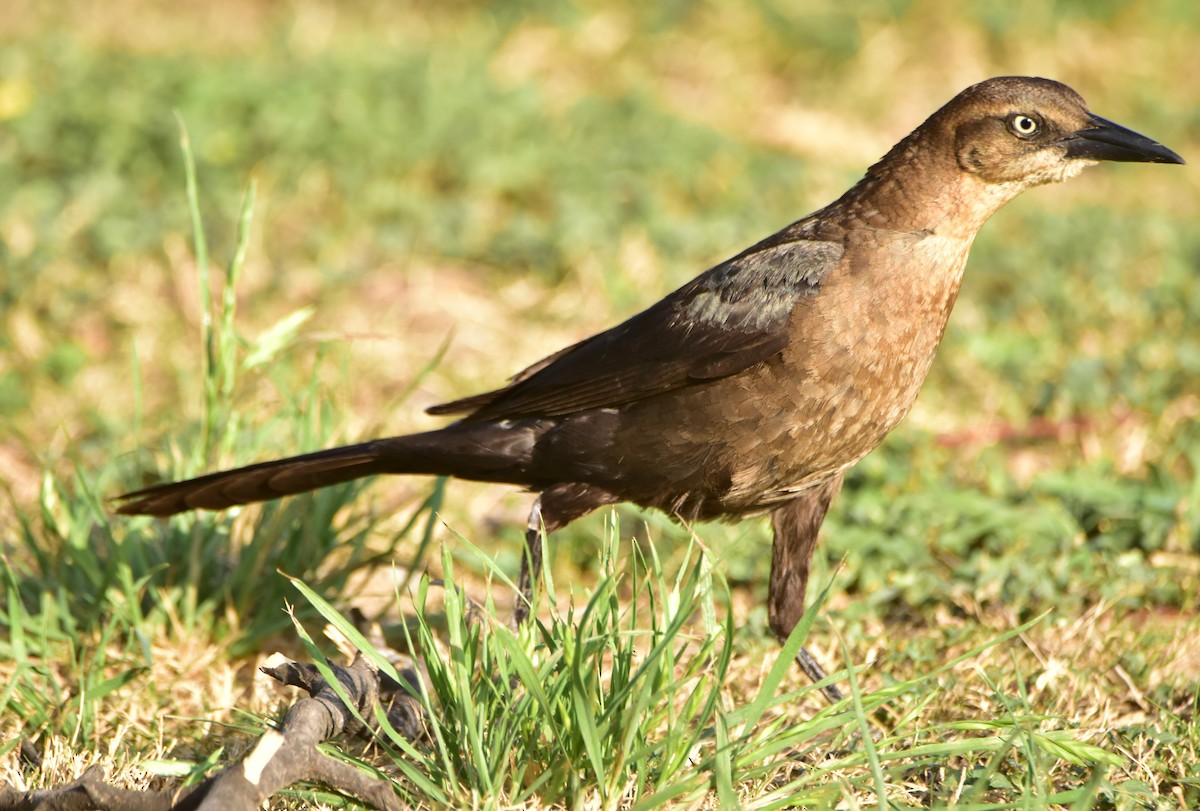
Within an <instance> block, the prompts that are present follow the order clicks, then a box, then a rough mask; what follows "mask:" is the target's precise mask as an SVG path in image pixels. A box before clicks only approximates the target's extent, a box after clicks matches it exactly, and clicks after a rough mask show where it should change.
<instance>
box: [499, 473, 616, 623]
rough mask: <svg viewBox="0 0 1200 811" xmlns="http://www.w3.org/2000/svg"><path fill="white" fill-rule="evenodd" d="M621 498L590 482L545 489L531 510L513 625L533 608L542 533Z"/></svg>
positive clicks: (540, 564) (540, 559) (540, 567)
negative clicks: (593, 485)
mask: <svg viewBox="0 0 1200 811" xmlns="http://www.w3.org/2000/svg"><path fill="white" fill-rule="evenodd" d="M617 501H620V499H618V498H617V497H616V496H614V495H613V494H612V493H609V492H608V491H606V490H601V489H599V488H597V487H592V486H591V485H587V484H556V485H554V486H553V487H551V488H549V489H548V490H543V491H542V493H541V495H539V496H538V497H537V500H535V501H534V502H533V509H532V510H530V511H529V522H528V523H527V524H526V525H525V554H524V555H522V557H521V574H520V575H519V576H518V577H517V598H516V603H515V604H514V606H513V627H514V628H517V627H520V625H521V623H523V622H525V620H526V619H528V618H529V614H530V612H531V611H532V610H533V583H534V581H535V580H537V578H538V575H539V574H541V571H542V533H543V532H545V533H546V534H547V535H549V534H550V533H551V532H554V531H555V530H557V529H561V528H563V527H565V526H566V525H567V524H569V523H571V522H572V521H574V520H575V519H576V518H582V517H583V516H585V515H587V514H588V513H590V512H591V511H592V510H594V509H596V508H597V507H602V506H604V505H605V504H615V503H616V502H617Z"/></svg>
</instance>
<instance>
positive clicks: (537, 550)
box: [512, 495, 549, 628]
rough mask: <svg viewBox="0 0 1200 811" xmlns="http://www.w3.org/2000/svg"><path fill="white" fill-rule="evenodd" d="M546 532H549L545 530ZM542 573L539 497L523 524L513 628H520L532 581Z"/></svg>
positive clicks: (529, 605)
mask: <svg viewBox="0 0 1200 811" xmlns="http://www.w3.org/2000/svg"><path fill="white" fill-rule="evenodd" d="M547 531H549V530H548V529H547ZM541 572H542V497H541V496H540V495H539V496H538V497H537V498H536V499H534V502H533V508H532V509H531V510H530V511H529V521H528V522H527V523H526V524H525V554H523V555H521V574H520V575H519V576H518V577H517V598H516V601H515V603H514V604H513V617H512V624H513V628H520V627H521V624H522V623H524V622H525V620H526V619H528V617H529V612H530V610H531V609H532V607H533V581H534V580H536V579H537V576H538V575H539V574H541Z"/></svg>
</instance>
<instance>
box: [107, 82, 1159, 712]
mask: <svg viewBox="0 0 1200 811" xmlns="http://www.w3.org/2000/svg"><path fill="white" fill-rule="evenodd" d="M1104 160H1110V161H1141V162H1148V163H1183V159H1182V158H1180V157H1179V156H1178V155H1176V154H1175V153H1174V152H1172V151H1171V150H1169V149H1167V148H1166V147H1164V146H1162V145H1161V144H1159V143H1156V142H1155V141H1152V140H1150V139H1149V138H1146V137H1144V136H1142V135H1139V134H1138V133H1135V132H1133V131H1131V130H1128V129H1125V128H1124V127H1121V126H1118V125H1117V124H1114V123H1112V122H1110V121H1106V120H1105V119H1103V118H1100V117H1098V116H1095V115H1093V114H1092V113H1090V112H1089V111H1088V109H1087V106H1086V105H1085V103H1084V100H1083V99H1082V98H1081V97H1080V96H1079V94H1078V93H1076V92H1075V91H1074V90H1072V89H1071V88H1069V87H1066V86H1065V85H1062V84H1059V83H1058V82H1054V81H1050V80H1048V79H1037V78H1025V77H1003V78H996V79H989V80H987V81H984V82H980V83H979V84H976V85H974V86H972V87H969V88H967V89H966V90H964V91H963V92H962V93H960V94H959V95H958V96H956V97H955V98H954V99H952V100H951V101H950V102H949V103H948V104H946V105H945V106H944V107H942V108H941V109H940V110H938V111H937V112H935V113H934V114H933V115H932V116H930V117H929V119H928V120H927V121H925V123H923V124H921V126H919V127H917V129H916V130H914V131H913V132H912V134H910V135H909V136H908V137H906V138H905V139H904V140H902V141H900V143H898V144H896V146H894V147H893V148H892V149H891V151H890V152H888V153H887V155H885V156H884V158H883V159H882V160H881V161H879V162H878V163H877V164H875V165H874V166H872V167H871V168H870V169H868V170H867V174H866V176H865V177H864V178H863V179H862V180H860V181H859V182H858V183H857V184H856V185H855V186H854V187H853V188H851V189H850V190H849V191H847V192H846V193H845V194H844V195H842V196H841V197H840V198H839V199H838V200H836V201H834V202H833V203H831V204H830V205H828V206H826V207H825V208H823V209H821V210H820V211H817V212H816V213H814V214H810V215H809V216H807V217H805V218H804V219H802V220H799V221H797V222H794V223H792V224H791V225H789V226H787V227H786V228H784V229H783V230H782V231H779V232H778V233H776V234H774V235H772V236H770V237H767V238H766V239H764V240H763V241H761V242H759V243H758V244H757V245H754V246H753V247H751V248H748V249H746V250H744V251H742V252H741V253H739V254H738V255H737V256H735V257H733V258H732V259H729V260H727V261H725V262H722V263H721V264H719V265H717V266H716V267H714V268H711V269H710V270H708V271H705V272H704V273H702V274H700V275H699V276H697V277H696V278H695V279H693V280H692V281H690V282H688V283H687V284H685V285H684V286H683V287H681V288H679V289H678V290H676V291H675V292H673V293H671V294H670V295H668V296H667V297H666V298H664V299H663V300H662V301H659V302H658V303H657V304H654V305H652V306H651V307H649V308H648V309H646V310H644V311H643V312H641V313H639V314H637V315H635V316H633V317H632V318H630V319H629V320H627V321H625V322H624V323H622V324H619V325H617V326H615V327H613V328H611V329H609V330H607V331H605V332H601V333H600V334H598V335H594V336H592V337H591V338H587V339H586V340H583V341H580V342H579V343H577V344H575V345H573V346H569V347H567V348H566V349H563V350H561V351H559V352H556V353H555V354H553V355H550V356H549V357H547V358H545V359H544V360H541V361H539V362H538V363H535V364H534V365H533V366H530V367H529V368H528V369H526V370H525V371H523V372H521V373H519V374H518V375H516V377H514V378H513V379H512V380H511V382H510V383H509V384H508V385H507V386H505V387H503V388H501V389H497V390H495V391H490V392H487V393H485V394H478V395H475V396H473V397H467V398H465V399H462V400H456V401H454V402H452V403H446V404H444V405H439V406H435V407H433V408H431V409H429V413H431V414H462V415H463V416H462V417H461V418H460V419H459V420H458V421H457V422H454V423H452V424H450V425H448V426H446V427H445V428H441V429H439V430H436V431H429V432H426V433H419V434H411V435H408V436H398V437H390V438H387V439H376V440H372V441H370V442H363V443H361V444H358V445H350V446H347V447H342V448H333V449H331V450H325V451H319V452H316V453H309V454H305V455H303V456H295V457H292V458H289V459H281V460H277V461H273V462H263V463H261V464H256V465H251V466H249V467H243V468H239V469H237V470H229V471H224V472H220V473H212V474H209V475H207V476H201V477H200V478H197V479H192V480H190V481H184V482H177V483H174V484H163V485H158V486H155V487H150V488H147V489H144V490H138V491H137V492H133V493H127V494H125V495H123V496H120V497H119V499H120V500H121V501H122V502H123V503H122V504H121V505H120V507H119V508H118V512H121V513H125V514H146V515H159V516H166V515H172V514H174V513H178V512H181V511H184V510H190V509H195V508H203V509H210V510H219V509H223V508H225V507H230V506H233V505H235V504H246V503H249V502H254V501H264V500H267V499H273V498H278V497H279V496H284V495H288V494H292V493H301V492H305V491H308V490H313V489H316V488H319V487H326V486H328V485H332V484H338V483H340V482H346V481H350V480H352V479H357V478H359V477H362V476H372V475H375V474H379V473H400V474H423V475H438V476H457V477H460V478H464V479H475V480H480V481H493V482H507V483H510V484H516V485H520V486H523V487H525V488H527V489H528V490H531V491H534V492H537V493H538V494H539V495H538V497H537V499H536V500H535V502H534V505H533V510H532V512H531V514H530V517H529V524H528V528H527V531H526V536H525V538H526V544H527V553H526V556H525V558H524V564H523V566H522V571H521V578H520V589H521V595H519V596H518V600H517V608H516V612H515V613H516V617H517V621H518V622H519V621H521V620H523V619H524V617H525V616H526V615H527V613H528V611H529V596H530V581H531V575H532V574H533V573H536V572H537V571H538V569H539V567H540V565H541V530H542V528H543V527H544V529H545V531H546V532H552V531H554V530H556V529H559V528H560V527H563V526H565V525H566V524H568V523H570V522H571V521H574V520H575V519H576V518H579V517H580V516H582V515H585V514H587V513H589V512H591V511H592V510H595V509H596V508H597V507H600V506H602V505H605V504H613V503H616V502H621V501H631V502H633V503H635V504H639V505H641V506H643V507H656V508H658V509H661V510H664V511H665V512H667V513H670V514H671V515H674V516H677V517H678V518H680V519H683V520H689V521H690V520H696V519H700V520H703V519H713V518H736V517H741V516H745V515H751V514H754V513H762V512H769V513H770V514H771V523H772V526H773V528H774V532H775V541H774V550H773V554H772V561H771V581H770V596H769V616H770V625H771V629H772V631H773V632H774V633H775V634H777V635H778V636H779V637H781V638H786V637H787V635H788V634H789V633H790V632H791V630H792V629H793V627H794V626H795V625H796V623H797V622H798V621H799V619H800V617H801V616H802V614H803V613H804V599H805V591H806V588H807V585H808V573H809V562H810V560H811V558H812V554H813V549H814V546H815V544H816V541H817V533H818V530H819V529H820V527H821V523H822V521H823V520H824V518H825V512H826V510H827V509H828V508H829V504H830V502H831V501H832V500H833V498H834V496H835V495H836V494H837V492H838V490H839V488H840V487H841V484H842V477H843V475H844V473H845V471H846V469H847V468H849V467H850V466H851V465H853V464H854V463H855V462H857V461H858V460H859V459H862V458H863V456H865V455H866V454H867V453H869V452H870V451H871V450H872V449H873V448H875V447H876V446H877V445H878V444H879V443H880V442H881V441H882V440H883V438H884V437H885V436H887V434H888V432H889V431H891V430H892V429H893V428H894V427H896V424H897V423H899V422H900V420H901V419H903V418H904V416H905V414H907V413H908V410H909V408H911V407H912V404H913V400H914V399H915V398H916V396H917V392H918V391H919V390H920V388H921V384H922V383H923V382H924V380H925V375H926V373H927V372H928V371H929V366H930V364H931V363H932V361H933V356H934V353H935V351H936V350H937V346H938V343H939V342H940V341H941V338H942V332H943V331H944V330H945V327H946V321H947V319H948V318H949V316H950V310H951V308H952V307H953V306H954V300H955V298H956V297H957V295H958V289H959V283H960V282H961V280H962V274H963V266H964V265H965V264H966V261H967V253H968V251H969V250H970V247H971V242H972V240H973V239H974V238H975V234H976V233H977V232H978V231H979V229H980V227H981V226H982V225H983V223H984V222H985V221H986V220H987V219H988V217H990V216H991V215H992V214H993V213H995V212H996V211H997V210H998V209H999V208H1000V207H1002V206H1003V205H1004V204H1005V203H1007V202H1008V201H1010V200H1012V199H1013V198H1014V197H1016V196H1017V195H1018V194H1020V193H1021V192H1022V191H1024V190H1025V189H1027V188H1029V187H1031V186H1038V185H1042V184H1045V183H1054V182H1057V181H1061V180H1066V179H1067V178H1070V177H1074V176H1075V175H1077V174H1079V172H1080V171H1082V170H1083V169H1084V168H1085V167H1087V166H1091V165H1093V164H1095V163H1097V162H1098V161H1104ZM799 660H800V665H801V666H802V667H803V668H804V670H805V672H807V673H808V674H809V675H810V676H811V677H812V678H813V679H814V680H820V679H821V678H823V677H824V673H823V671H822V670H821V668H820V667H819V666H818V665H817V663H816V662H815V660H813V659H812V658H811V657H810V656H809V655H808V654H807V652H804V651H802V652H801V656H800V657H799ZM827 694H828V695H830V696H831V697H836V696H837V695H838V693H837V691H836V689H834V690H831V691H828V692H827Z"/></svg>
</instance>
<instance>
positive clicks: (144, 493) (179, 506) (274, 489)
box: [117, 442, 386, 516]
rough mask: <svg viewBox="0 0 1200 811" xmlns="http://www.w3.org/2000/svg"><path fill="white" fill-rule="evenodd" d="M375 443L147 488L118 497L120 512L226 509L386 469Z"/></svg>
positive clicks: (160, 513) (361, 476)
mask: <svg viewBox="0 0 1200 811" xmlns="http://www.w3.org/2000/svg"><path fill="white" fill-rule="evenodd" d="M372 445H374V443H371V442H365V443H363V444H361V445H348V446H346V447H343V448H332V449H330V450H327V451H317V452H316V453H309V454H305V455H303V456H293V457H291V458H288V459H276V460H275V461H272V462H261V463H259V464H256V465H249V466H247V467H241V468H237V469H235V470H223V471H221V472H219V473H209V474H208V475H207V476H200V477H199V478H195V479H189V480H187V481H182V482H172V483H170V484H160V485H156V486H154V487H147V488H145V489H144V490H137V491H135V492H132V493H125V494H124V495H120V496H117V501H120V502H124V503H122V504H121V505H120V506H119V507H117V512H118V513H121V514H122V515H157V516H167V515H175V514H176V513H180V512H184V511H186V510H193V509H204V510H223V509H225V508H226V507H233V506H235V505H238V504H250V503H252V502H255V501H270V500H271V499H274V498H279V497H280V496H289V495H293V494H295V493H307V492H308V491H310V490H317V489H319V488H321V487H328V486H330V485H334V484H342V483H343V482H348V481H353V480H354V479H361V478H363V477H365V476H372V475H375V474H377V473H384V472H386V469H385V468H386V466H385V463H384V458H383V456H382V455H381V454H380V453H379V451H378V449H375V448H372Z"/></svg>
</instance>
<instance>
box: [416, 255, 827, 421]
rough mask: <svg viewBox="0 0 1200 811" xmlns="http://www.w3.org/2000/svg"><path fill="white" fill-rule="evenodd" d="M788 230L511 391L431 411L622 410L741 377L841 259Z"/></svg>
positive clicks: (784, 334) (543, 365) (558, 357)
mask: <svg viewBox="0 0 1200 811" xmlns="http://www.w3.org/2000/svg"><path fill="white" fill-rule="evenodd" d="M786 233H787V232H781V233H780V234H777V235H776V236H775V237H771V238H768V239H767V240H764V241H763V242H761V243H759V244H758V245H755V246H754V247H753V248H750V249H749V250H747V251H745V252H744V253H742V254H740V255H738V256H736V257H734V258H733V259H730V260H728V261H727V262H724V263H722V264H720V265H717V266H716V267H714V268H712V269H711V270H709V271H707V272H705V273H703V274H702V275H700V276H698V277H697V278H695V279H694V280H692V281H691V282H689V283H688V284H686V285H684V286H683V287H681V288H679V289H678V290H676V291H675V292H674V293H671V294H670V295H668V296H667V297H666V298H664V299H663V300H662V301H660V302H658V303H657V304H655V305H653V306H651V307H650V308H648V309H646V310H644V311H642V312H641V313H639V314H637V315H635V316H633V317H632V318H630V319H629V320H628V321H625V322H624V323H622V324H618V325H617V326H615V327H613V328H612V329H609V330H606V331H605V332H601V333H599V334H597V335H594V336H592V337H591V338H588V339H586V340H584V341H581V342H580V343H577V344H575V345H573V346H569V347H567V348H566V349H563V350H561V351H559V352H557V353H555V354H553V355H551V356H549V357H547V358H544V359H543V360H541V361H538V362H537V363H535V364H534V365H532V366H530V367H529V368H528V369H526V370H524V371H523V372H521V373H520V374H518V375H516V376H515V377H514V378H513V379H512V381H511V382H510V383H509V384H508V385H507V386H505V387H504V388H502V389H497V390H495V391H490V392H486V393H484V394H478V395H475V396H473V397H467V398H464V399H462V400H455V401H454V402H451V403H444V404H442V405H437V406H434V407H432V408H430V409H429V413H430V414H462V413H466V414H467V416H466V418H465V419H467V420H469V421H476V420H494V419H516V418H521V417H551V416H560V415H563V414H570V413H573V412H576V411H583V410H586V409H593V408H614V407H617V406H620V405H624V404H626V403H631V402H634V401H637V400H641V399H643V398H645V397H650V396H652V395H655V394H661V393H663V392H666V391H671V390H673V389H678V388H681V387H684V386H688V385H692V384H695V383H699V382H703V381H707V380H713V379H716V378H721V377H727V376H729V375H734V374H737V373H738V372H740V371H742V370H744V369H747V368H749V367H751V366H754V365H755V364H758V363H762V362H763V361H765V360H767V359H769V358H771V357H772V356H774V355H776V354H777V353H778V352H780V351H781V350H782V349H783V348H784V346H786V345H787V343H788V337H789V335H788V326H789V321H790V319H791V314H792V310H793V309H794V308H795V305H796V302H797V301H799V300H801V299H802V298H804V297H807V296H811V295H815V294H816V293H817V290H818V288H819V285H820V281H821V279H822V277H824V276H825V275H826V274H827V273H828V272H829V271H830V270H831V269H832V268H834V267H835V266H836V265H837V264H838V262H839V261H840V260H841V256H842V247H841V245H839V244H837V243H833V242H826V241H821V240H812V239H795V238H787V237H785V236H784V234H786Z"/></svg>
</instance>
